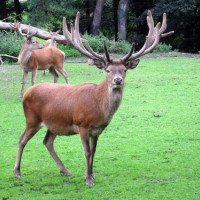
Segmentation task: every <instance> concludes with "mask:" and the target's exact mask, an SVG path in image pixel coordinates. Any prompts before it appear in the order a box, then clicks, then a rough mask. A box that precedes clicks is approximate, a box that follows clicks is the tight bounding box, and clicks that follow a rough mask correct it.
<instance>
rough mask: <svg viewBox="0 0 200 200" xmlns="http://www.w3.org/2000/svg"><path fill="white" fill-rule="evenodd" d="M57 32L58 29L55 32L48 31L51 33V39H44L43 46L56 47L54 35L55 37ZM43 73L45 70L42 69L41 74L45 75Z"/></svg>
mask: <svg viewBox="0 0 200 200" xmlns="http://www.w3.org/2000/svg"><path fill="white" fill-rule="evenodd" d="M59 32H60V30H58V31H56V32H52V31H49V33H50V35H51V39H48V40H47V41H45V43H44V47H57V42H56V37H57V35H58V33H59ZM45 74H46V73H45V70H44V73H43V75H44V76H45ZM57 76H58V75H57Z"/></svg>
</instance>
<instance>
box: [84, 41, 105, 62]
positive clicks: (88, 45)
mask: <svg viewBox="0 0 200 200" xmlns="http://www.w3.org/2000/svg"><path fill="white" fill-rule="evenodd" d="M85 45H86V48H87V50H88V51H89V52H90V53H91V54H92V55H93V56H94V57H96V58H98V60H103V62H104V56H102V55H99V54H98V53H96V52H95V51H94V50H93V49H92V48H91V46H90V44H89V42H88V41H87V40H85Z"/></svg>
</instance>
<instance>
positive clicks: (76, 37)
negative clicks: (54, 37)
mask: <svg viewBox="0 0 200 200" xmlns="http://www.w3.org/2000/svg"><path fill="white" fill-rule="evenodd" d="M79 19H80V13H79V12H77V14H76V20H75V26H73V25H71V32H69V30H68V28H67V25H66V18H65V17H63V33H64V36H65V38H66V40H67V42H69V43H70V44H71V45H73V46H74V47H75V48H76V49H77V50H78V51H79V52H81V53H82V54H83V55H85V56H86V57H88V58H90V59H92V60H94V63H95V65H97V67H99V68H102V67H105V66H106V64H107V62H110V57H109V53H108V50H107V46H106V43H105V42H104V50H105V54H106V57H105V56H103V55H101V54H98V53H96V52H94V50H93V49H92V48H91V47H90V45H89V43H88V41H87V40H83V39H82V38H81V37H80V32H79ZM83 42H85V45H86V48H85V47H84V45H83Z"/></svg>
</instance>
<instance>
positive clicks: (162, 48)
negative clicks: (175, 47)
mask: <svg viewBox="0 0 200 200" xmlns="http://www.w3.org/2000/svg"><path fill="white" fill-rule="evenodd" d="M170 51H172V46H171V45H170V44H165V43H162V42H161V43H159V44H158V45H157V46H156V48H155V49H154V50H153V52H154V53H157V52H160V53H168V52H170Z"/></svg>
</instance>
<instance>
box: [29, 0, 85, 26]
mask: <svg viewBox="0 0 200 200" xmlns="http://www.w3.org/2000/svg"><path fill="white" fill-rule="evenodd" d="M77 2H79V3H77ZM82 5H83V1H78V0H73V1H71V0H70V1H65V0H58V1H51V0H30V1H29V3H28V10H29V12H28V22H29V23H31V24H32V25H34V26H39V27H42V28H46V29H51V30H52V29H55V30H57V29H60V28H61V27H62V18H63V16H65V17H66V18H67V20H68V22H70V20H73V21H74V16H75V13H76V12H77V7H78V6H79V7H80V8H82V7H83V6H82ZM78 10H79V11H81V10H82V9H78Z"/></svg>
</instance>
